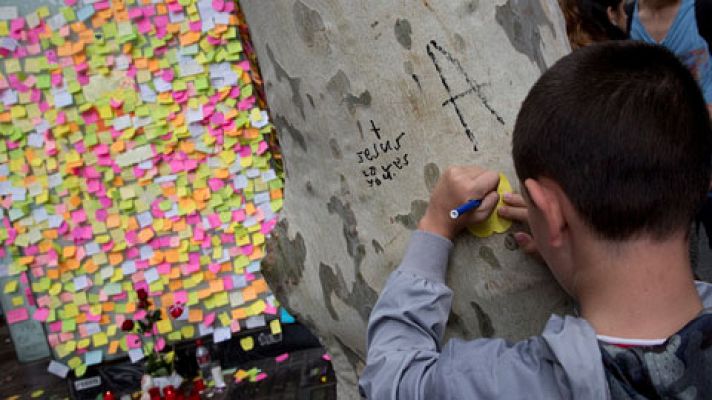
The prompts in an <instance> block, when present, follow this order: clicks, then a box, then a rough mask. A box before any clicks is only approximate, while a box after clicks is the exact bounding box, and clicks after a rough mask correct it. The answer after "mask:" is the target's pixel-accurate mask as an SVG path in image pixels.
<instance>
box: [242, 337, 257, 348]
mask: <svg viewBox="0 0 712 400" xmlns="http://www.w3.org/2000/svg"><path fill="white" fill-rule="evenodd" d="M240 347H242V350H245V351H250V350H252V349H254V348H255V339H253V338H252V336H248V337H245V338H242V339H240Z"/></svg>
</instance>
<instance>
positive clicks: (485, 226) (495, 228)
mask: <svg viewBox="0 0 712 400" xmlns="http://www.w3.org/2000/svg"><path fill="white" fill-rule="evenodd" d="M497 193H498V194H499V202H498V203H497V207H496V208H495V210H494V211H493V212H492V214H491V215H490V216H489V218H487V219H486V220H485V221H484V222H481V223H479V224H477V225H473V226H470V227H468V229H469V230H470V232H471V233H472V234H473V235H475V236H477V237H481V238H486V237H490V236H492V235H494V234H495V233H504V232H506V231H507V230H508V229H509V228H510V227H511V226H512V221H510V220H508V219H504V218H502V217H500V216H499V214H498V213H497V210H498V209H499V208H500V207H502V206H503V205H504V194H505V193H512V185H511V184H510V183H509V180H507V177H506V176H504V174H502V173H500V174H499V186H498V187H497Z"/></svg>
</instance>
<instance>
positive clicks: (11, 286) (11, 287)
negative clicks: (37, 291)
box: [3, 279, 18, 294]
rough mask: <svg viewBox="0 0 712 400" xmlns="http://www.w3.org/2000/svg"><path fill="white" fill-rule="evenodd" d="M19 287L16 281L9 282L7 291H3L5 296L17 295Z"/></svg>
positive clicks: (6, 284) (6, 285)
mask: <svg viewBox="0 0 712 400" xmlns="http://www.w3.org/2000/svg"><path fill="white" fill-rule="evenodd" d="M17 285H18V281H17V280H16V279H13V280H10V281H7V283H5V289H4V290H3V293H4V294H9V293H15V291H17Z"/></svg>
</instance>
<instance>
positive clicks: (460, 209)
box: [450, 200, 482, 219]
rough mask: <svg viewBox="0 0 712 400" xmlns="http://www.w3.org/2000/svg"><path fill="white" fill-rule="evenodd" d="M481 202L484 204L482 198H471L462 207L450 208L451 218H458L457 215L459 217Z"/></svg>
mask: <svg viewBox="0 0 712 400" xmlns="http://www.w3.org/2000/svg"><path fill="white" fill-rule="evenodd" d="M480 204H482V200H470V201H468V202H467V203H465V204H463V205H461V206H460V207H457V208H456V209H454V210H450V218H452V219H457V217H459V216H460V215H462V214H464V213H466V212H468V211H472V210H474V209H475V208H477V207H479V206H480Z"/></svg>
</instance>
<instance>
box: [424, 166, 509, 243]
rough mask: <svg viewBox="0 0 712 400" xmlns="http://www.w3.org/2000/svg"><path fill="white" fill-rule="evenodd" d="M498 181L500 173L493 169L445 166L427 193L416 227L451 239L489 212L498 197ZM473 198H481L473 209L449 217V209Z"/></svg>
mask: <svg viewBox="0 0 712 400" xmlns="http://www.w3.org/2000/svg"><path fill="white" fill-rule="evenodd" d="M497 185H499V175H498V174H497V173H496V172H494V171H488V170H484V169H482V168H479V167H475V166H467V167H450V168H448V169H447V170H446V171H445V172H444V173H443V174H442V175H441V176H440V179H438V183H437V184H436V185H435V189H434V190H433V193H432V194H431V195H430V204H429V205H428V209H427V210H426V211H425V215H424V216H423V218H422V219H421V220H420V223H419V224H418V229H420V230H423V231H427V232H431V233H435V234H438V235H441V236H444V237H446V238H448V239H450V240H452V239H454V238H455V236H457V234H458V233H460V231H461V230H462V229H463V228H465V227H467V226H469V225H474V224H476V223H478V222H482V221H484V220H485V219H487V217H489V215H490V214H492V211H493V210H494V208H495V206H496V205H497V202H498V201H499V195H498V194H497ZM473 199H482V204H481V205H480V206H479V207H478V208H477V209H476V210H473V211H470V212H468V213H466V214H464V215H461V216H460V217H459V218H457V219H452V218H450V210H452V209H453V208H457V207H459V206H461V205H463V204H464V203H466V202H467V201H468V200H473Z"/></svg>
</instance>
